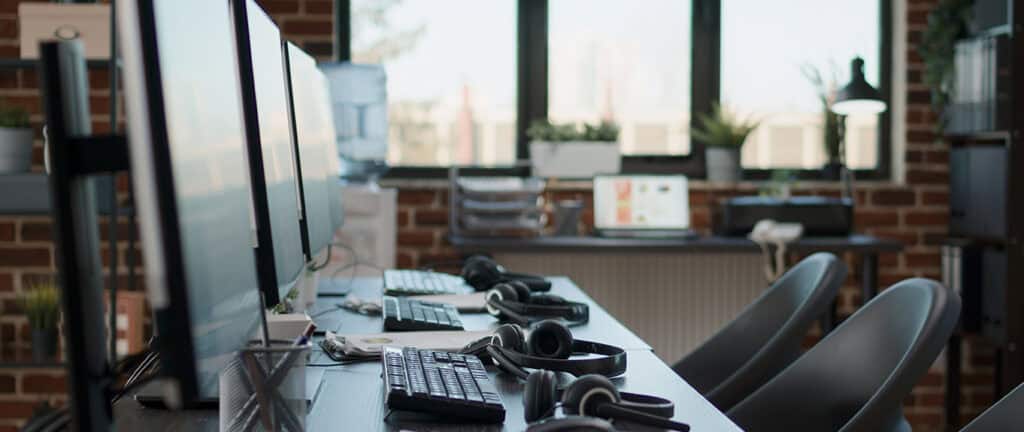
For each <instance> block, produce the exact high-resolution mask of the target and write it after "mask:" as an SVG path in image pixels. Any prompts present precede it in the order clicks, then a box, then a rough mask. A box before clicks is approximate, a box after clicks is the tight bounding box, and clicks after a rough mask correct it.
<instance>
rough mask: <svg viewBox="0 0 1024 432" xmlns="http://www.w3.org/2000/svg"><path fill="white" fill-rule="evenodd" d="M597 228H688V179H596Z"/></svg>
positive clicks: (650, 177) (625, 177)
mask: <svg viewBox="0 0 1024 432" xmlns="http://www.w3.org/2000/svg"><path fill="white" fill-rule="evenodd" d="M594 225H596V227H597V228H601V229H686V228H689V226H690V206H689V196H688V193H687V184H686V177H684V176H598V177H596V178H594Z"/></svg>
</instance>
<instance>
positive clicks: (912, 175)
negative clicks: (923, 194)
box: [907, 169, 949, 184]
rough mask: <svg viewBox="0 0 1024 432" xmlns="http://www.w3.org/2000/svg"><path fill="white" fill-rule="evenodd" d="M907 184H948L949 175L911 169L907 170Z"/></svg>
mask: <svg viewBox="0 0 1024 432" xmlns="http://www.w3.org/2000/svg"><path fill="white" fill-rule="evenodd" d="M907 182H908V183H910V184H948V183H949V173H947V172H945V171H925V170H918V169H911V170H907Z"/></svg>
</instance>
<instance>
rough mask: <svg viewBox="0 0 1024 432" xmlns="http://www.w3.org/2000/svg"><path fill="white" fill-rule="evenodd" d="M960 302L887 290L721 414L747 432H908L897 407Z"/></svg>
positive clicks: (906, 287)
mask: <svg viewBox="0 0 1024 432" xmlns="http://www.w3.org/2000/svg"><path fill="white" fill-rule="evenodd" d="M959 315H960V298H959V297H958V296H957V295H956V294H953V293H952V292H951V291H950V290H949V289H947V288H946V287H944V286H942V285H940V284H939V283H937V282H935V281H931V280H927V279H908V280H905V281H903V282H900V283H898V284H896V285H893V286H892V287H891V288H889V289H887V290H885V291H883V292H882V294H880V295H879V296H878V297H875V298H874V299H873V300H871V301H870V302H868V304H866V305H864V306H863V307H862V308H860V310H858V311H857V312H856V313H854V314H853V316H851V317H850V318H849V319H847V320H846V321H845V322H843V324H842V325H840V326H839V327H838V328H837V329H835V330H834V331H832V333H830V334H829V335H828V336H827V337H826V338H825V339H823V340H822V341H821V342H819V343H818V344H817V345H815V346H814V347H813V348H811V350H810V351H808V352H807V353H806V354H804V355H803V356H802V357H800V358H799V359H798V360H796V361H795V362H793V364H792V365H790V366H789V367H788V368H786V370H784V371H782V372H781V373H780V374H779V375H778V376H776V377H775V378H773V379H772V380H771V381H769V382H768V383H767V384H765V385H764V386H762V387H761V388H760V389H758V390H757V391H756V392H754V393H753V394H752V395H750V397H748V398H746V399H744V400H743V401H742V402H740V403H739V404H737V405H736V406H735V407H733V408H732V409H731V410H729V412H728V413H727V414H728V416H729V418H731V419H732V420H733V421H735V422H736V423H737V424H738V425H739V426H740V427H742V428H744V429H746V430H749V431H784V430H806V431H836V430H839V431H862V430H863V431H895V430H908V426H907V423H906V420H904V418H903V412H902V402H903V399H904V398H905V397H906V396H907V395H908V394H910V391H911V390H912V389H913V386H914V384H915V383H916V382H917V381H918V380H919V379H920V378H921V377H922V376H923V375H924V374H925V373H926V372H927V371H928V368H929V367H930V366H931V364H932V363H933V362H934V361H935V358H936V357H938V355H939V352H940V351H941V350H942V348H943V347H944V346H945V344H946V341H947V340H948V339H949V336H950V334H952V332H953V328H954V326H955V325H956V322H957V319H958V317H959Z"/></svg>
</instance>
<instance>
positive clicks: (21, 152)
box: [0, 103, 33, 174]
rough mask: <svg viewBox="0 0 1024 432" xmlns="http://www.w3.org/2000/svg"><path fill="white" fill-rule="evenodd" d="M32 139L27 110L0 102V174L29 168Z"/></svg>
mask: <svg viewBox="0 0 1024 432" xmlns="http://www.w3.org/2000/svg"><path fill="white" fill-rule="evenodd" d="M32 140H33V133H32V128H31V127H30V126H29V122H28V112H27V111H25V110H24V109H23V108H20V107H13V106H7V105H6V104H3V103H0V174H17V173H24V172H28V171H29V170H30V169H31V167H32Z"/></svg>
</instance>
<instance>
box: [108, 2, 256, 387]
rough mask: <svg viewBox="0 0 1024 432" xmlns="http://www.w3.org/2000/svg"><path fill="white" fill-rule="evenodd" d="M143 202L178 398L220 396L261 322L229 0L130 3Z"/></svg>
mask: <svg viewBox="0 0 1024 432" xmlns="http://www.w3.org/2000/svg"><path fill="white" fill-rule="evenodd" d="M118 4H119V7H118V8H117V9H118V10H117V12H118V17H117V18H118V28H119V29H120V32H119V33H120V38H121V50H122V57H123V58H122V62H123V71H124V86H125V100H126V103H127V114H128V122H129V124H130V125H131V127H129V128H128V131H129V139H128V142H129V150H130V153H131V163H132V180H133V187H134V190H135V199H136V201H135V206H136V209H137V212H138V218H139V227H140V231H141V236H142V245H143V257H144V259H145V265H146V282H147V283H146V286H147V289H148V298H149V301H150V305H151V306H152V308H153V311H154V314H155V318H156V322H155V327H156V333H157V335H158V338H159V344H158V345H157V349H158V350H159V353H160V360H161V370H162V373H163V374H165V375H166V376H168V377H169V378H172V379H171V380H168V381H169V383H168V384H165V386H164V393H165V395H166V396H167V398H168V403H169V405H171V406H175V405H178V404H180V403H183V402H186V403H187V402H189V401H192V400H196V399H200V398H209V397H213V396H216V394H217V379H218V373H219V372H220V371H221V370H222V369H223V367H224V366H225V365H226V364H227V363H228V361H229V360H230V359H231V358H232V356H233V354H234V353H235V351H237V350H238V349H239V348H241V347H243V346H245V345H246V343H247V342H248V341H249V340H251V339H252V337H253V335H254V334H255V333H256V330H257V328H258V325H259V322H260V301H259V290H258V286H257V276H256V264H255V259H254V254H253V249H252V248H253V241H252V238H251V232H252V230H251V227H252V226H253V216H252V212H253V210H252V204H251V201H250V199H251V193H250V189H249V188H250V186H249V172H248V163H247V158H246V142H245V125H244V122H243V115H242V106H241V95H240V90H239V89H240V86H239V81H238V62H237V50H236V46H235V43H234V37H235V36H234V34H233V31H232V26H231V22H232V20H231V11H230V10H229V7H228V1H227V0H218V1H210V0H128V1H122V2H119V3H118Z"/></svg>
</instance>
